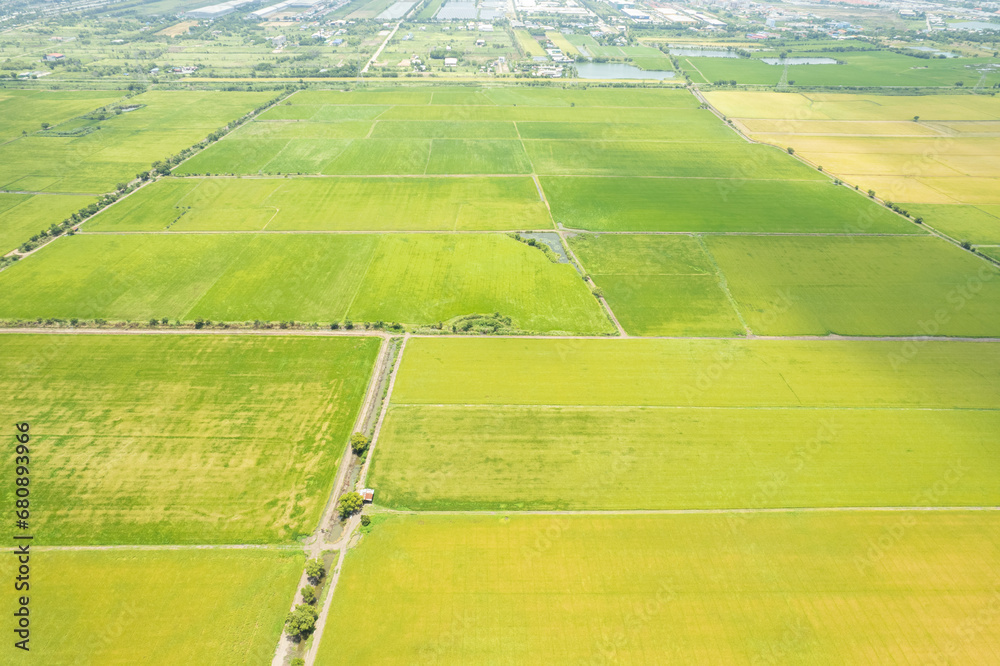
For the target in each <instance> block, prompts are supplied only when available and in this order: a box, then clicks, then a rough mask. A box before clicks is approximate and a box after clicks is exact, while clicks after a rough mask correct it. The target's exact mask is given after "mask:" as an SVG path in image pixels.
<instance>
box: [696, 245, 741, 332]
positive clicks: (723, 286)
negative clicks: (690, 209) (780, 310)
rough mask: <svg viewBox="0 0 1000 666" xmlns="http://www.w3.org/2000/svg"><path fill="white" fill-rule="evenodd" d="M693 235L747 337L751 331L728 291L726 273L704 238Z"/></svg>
mask: <svg viewBox="0 0 1000 666" xmlns="http://www.w3.org/2000/svg"><path fill="white" fill-rule="evenodd" d="M693 236H694V237H695V239H696V240H697V241H698V245H700V246H701V251H702V252H704V253H705V256H706V257H708V260H709V261H710V262H712V266H713V268H715V275H716V276H717V277H718V279H719V287H720V288H721V289H722V292H723V293H724V294H725V295H726V299H728V300H729V305H730V307H732V308H733V312H735V313H736V318H737V319H739V320H740V325H741V326H742V327H743V330H744V331H746V333H747V336H748V337H749V336H752V335H753V331H751V330H750V327H749V326H748V325H747V321H746V319H744V318H743V313H742V312H740V308H739V306H737V304H736V299H735V298H733V294H732V292H730V291H729V281H728V280H727V279H726V275H725V274H724V273H723V272H722V268H721V267H720V266H719V262H717V261H716V260H715V257H714V256H713V255H712V252H711V250H709V249H708V245H707V244H706V243H705V239H704V238H702V237H701V235H700V234H693Z"/></svg>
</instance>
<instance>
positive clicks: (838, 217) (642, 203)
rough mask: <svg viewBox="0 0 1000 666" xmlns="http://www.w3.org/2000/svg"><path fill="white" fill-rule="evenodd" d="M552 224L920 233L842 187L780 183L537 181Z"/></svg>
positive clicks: (637, 228) (607, 228)
mask: <svg viewBox="0 0 1000 666" xmlns="http://www.w3.org/2000/svg"><path fill="white" fill-rule="evenodd" d="M540 180H541V183H542V188H543V189H544V191H545V196H546V198H547V199H548V201H549V205H551V206H552V216H553V218H554V219H555V221H556V222H558V223H560V224H562V225H564V226H566V227H568V228H571V229H587V230H588V231H757V232H774V233H781V232H809V233H822V232H827V233H900V234H906V233H922V232H921V231H920V229H919V228H917V227H915V226H914V225H912V224H910V223H908V222H906V221H905V220H903V219H902V218H901V217H899V216H898V215H895V214H893V213H890V212H889V211H887V210H886V209H884V208H882V207H881V206H878V205H877V204H874V203H872V202H871V201H869V200H868V199H866V198H865V197H863V196H859V195H858V194H857V193H855V192H851V191H850V190H849V189H848V188H846V187H836V186H834V185H833V184H831V183H829V182H824V181H815V182H801V181H780V180H739V179H736V180H727V179H718V180H715V179H684V178H679V179H672V178H587V177H579V178H574V177H543V178H541V179H540Z"/></svg>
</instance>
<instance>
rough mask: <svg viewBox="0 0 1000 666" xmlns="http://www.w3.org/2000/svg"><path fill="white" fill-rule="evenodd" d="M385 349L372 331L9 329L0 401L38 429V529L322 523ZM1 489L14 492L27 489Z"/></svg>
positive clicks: (275, 528) (210, 534) (273, 531)
mask: <svg viewBox="0 0 1000 666" xmlns="http://www.w3.org/2000/svg"><path fill="white" fill-rule="evenodd" d="M377 349H378V342H377V341H376V340H374V339H360V338H321V339H317V338H303V337H286V338H279V337H259V338H258V337H249V336H243V337H235V336H228V337H226V336H194V335H185V336H164V335H155V336H154V335H151V336H130V335H86V336H84V335H44V336H31V335H3V336H0V351H2V353H0V378H2V382H0V404H3V405H4V408H5V410H7V411H8V413H10V414H15V415H17V417H16V418H18V419H20V420H24V421H28V422H29V423H30V424H31V434H32V437H33V440H32V441H34V442H35V444H34V446H33V451H32V455H33V465H32V469H31V471H32V477H33V478H32V498H33V499H37V500H38V501H37V504H33V505H32V519H33V526H36V527H37V534H36V537H35V542H36V543H39V542H41V543H44V544H53V543H54V544H116V543H125V544H133V543H140V544H142V543H262V542H275V541H289V540H291V539H293V538H295V537H297V536H299V535H301V534H306V533H308V532H311V531H312V530H313V529H314V527H315V525H316V522H317V521H318V520H319V513H320V512H321V510H322V508H323V505H324V502H325V501H326V498H327V496H328V494H329V492H330V485H331V484H332V482H333V476H334V474H335V472H336V469H337V466H338V463H339V460H340V456H341V453H342V452H343V450H344V447H345V446H346V442H347V438H348V436H349V434H350V431H351V428H352V427H353V424H354V420H355V417H356V414H357V411H358V409H359V408H360V403H361V400H362V396H363V394H364V391H365V387H366V386H367V380H368V376H369V373H370V372H371V368H372V365H373V364H374V360H375V355H376V352H377ZM0 497H2V498H3V499H4V501H8V502H10V503H13V486H12V487H11V488H7V489H5V490H4V492H3V493H0Z"/></svg>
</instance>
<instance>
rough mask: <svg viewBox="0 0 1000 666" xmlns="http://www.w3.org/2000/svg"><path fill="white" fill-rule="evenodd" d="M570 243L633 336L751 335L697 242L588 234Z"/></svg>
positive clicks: (658, 237)
mask: <svg viewBox="0 0 1000 666" xmlns="http://www.w3.org/2000/svg"><path fill="white" fill-rule="evenodd" d="M569 243H570V248H572V250H573V252H574V253H575V254H576V256H577V258H578V259H579V260H580V262H581V264H582V265H583V268H584V270H586V271H587V272H588V273H589V274H590V275H591V278H592V279H593V280H594V283H595V284H596V285H597V286H598V287H600V288H601V289H602V291H603V292H604V297H605V299H606V300H607V302H608V304H609V305H610V306H611V309H612V310H613V311H614V313H615V315H616V317H617V318H618V321H619V322H620V323H621V325H622V326H623V327H624V328H625V330H626V331H627V332H628V333H630V334H632V335H717V336H728V335H742V334H745V333H746V329H745V328H743V325H742V324H741V323H740V320H739V317H738V316H737V314H736V312H735V310H733V307H732V305H730V303H729V300H728V299H727V297H726V293H725V291H723V288H722V286H721V285H720V282H719V274H718V272H717V271H716V270H715V267H714V266H713V265H712V261H711V259H710V258H709V257H708V255H707V254H705V251H704V250H703V249H702V246H701V245H700V244H699V242H698V240H697V239H695V238H692V237H690V236H673V235H672V236H663V235H655V236H647V235H628V234H603V235H592V234H583V235H578V236H572V237H570V240H569Z"/></svg>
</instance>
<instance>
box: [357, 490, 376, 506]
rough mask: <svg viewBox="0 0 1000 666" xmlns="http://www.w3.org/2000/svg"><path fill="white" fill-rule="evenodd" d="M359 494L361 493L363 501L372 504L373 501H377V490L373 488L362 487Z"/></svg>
mask: <svg viewBox="0 0 1000 666" xmlns="http://www.w3.org/2000/svg"><path fill="white" fill-rule="evenodd" d="M358 494H359V495H361V501H362V502H367V503H368V504H371V503H372V502H374V501H375V491H374V490H372V489H371V488H362V489H361V490H359V491H358Z"/></svg>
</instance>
